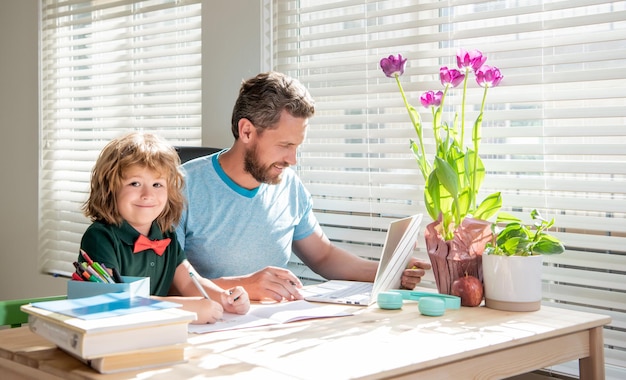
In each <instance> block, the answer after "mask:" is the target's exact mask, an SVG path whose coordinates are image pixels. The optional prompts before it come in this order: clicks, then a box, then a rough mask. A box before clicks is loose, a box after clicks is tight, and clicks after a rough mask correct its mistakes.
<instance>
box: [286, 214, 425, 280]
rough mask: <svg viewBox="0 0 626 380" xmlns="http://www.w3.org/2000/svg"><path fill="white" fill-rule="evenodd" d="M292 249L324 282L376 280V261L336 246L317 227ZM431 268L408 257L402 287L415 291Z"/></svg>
mask: <svg viewBox="0 0 626 380" xmlns="http://www.w3.org/2000/svg"><path fill="white" fill-rule="evenodd" d="M293 250H294V252H295V253H296V255H298V257H299V258H300V260H302V262H303V263H305V264H306V265H307V266H308V267H309V268H311V269H312V270H313V271H314V272H315V273H317V274H319V275H321V276H323V277H324V278H327V279H335V280H353V281H369V282H373V281H374V278H375V277H376V270H377V268H378V262H377V261H372V260H366V259H363V258H361V257H358V256H357V255H354V254H352V253H350V252H348V251H346V250H344V249H341V248H339V247H337V246H336V245H334V244H333V243H332V242H331V241H330V240H329V239H328V237H326V235H325V234H324V232H323V231H322V229H321V228H320V227H319V226H318V227H317V228H316V230H315V231H314V232H313V233H312V234H311V235H309V236H308V237H306V238H304V239H302V240H296V241H294V242H293ZM430 267H431V265H430V264H429V263H427V262H424V261H421V260H418V259H416V258H411V260H410V261H409V266H408V268H407V269H405V270H404V272H403V273H402V279H401V285H402V287H404V288H407V289H413V288H415V286H416V285H417V284H418V283H419V282H420V281H421V279H422V277H423V276H424V274H425V270H427V269H430Z"/></svg>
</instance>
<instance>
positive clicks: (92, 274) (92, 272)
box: [82, 263, 106, 282]
mask: <svg viewBox="0 0 626 380" xmlns="http://www.w3.org/2000/svg"><path fill="white" fill-rule="evenodd" d="M82 265H83V268H84V269H85V270H86V271H87V272H88V273H89V278H90V279H91V278H92V277H93V278H94V280H95V281H97V282H106V280H105V279H104V278H102V277H101V276H100V274H99V273H98V272H96V270H95V269H93V268H92V267H90V266H89V265H87V263H83V264H82Z"/></svg>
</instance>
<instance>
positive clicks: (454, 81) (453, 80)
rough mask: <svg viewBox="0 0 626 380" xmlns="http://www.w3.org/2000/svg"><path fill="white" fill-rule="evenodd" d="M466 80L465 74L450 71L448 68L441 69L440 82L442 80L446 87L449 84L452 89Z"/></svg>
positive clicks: (454, 70)
mask: <svg viewBox="0 0 626 380" xmlns="http://www.w3.org/2000/svg"><path fill="white" fill-rule="evenodd" d="M464 78H465V74H463V73H461V72H460V71H459V70H457V69H452V70H450V69H448V68H447V67H446V66H443V67H441V68H440V69H439V80H441V84H442V85H443V86H444V87H445V86H446V85H448V84H449V85H451V86H452V87H456V86H458V85H459V84H461V83H462V82H463V79H464Z"/></svg>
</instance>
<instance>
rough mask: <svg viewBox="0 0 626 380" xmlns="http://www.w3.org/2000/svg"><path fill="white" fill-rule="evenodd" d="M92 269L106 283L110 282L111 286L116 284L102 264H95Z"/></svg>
mask: <svg viewBox="0 0 626 380" xmlns="http://www.w3.org/2000/svg"><path fill="white" fill-rule="evenodd" d="M91 267H92V268H93V269H94V270H95V271H96V272H98V274H99V275H100V276H101V277H102V278H104V280H105V282H108V283H109V284H114V283H115V281H113V279H112V278H111V276H109V272H107V271H106V270H105V269H104V268H103V267H102V265H101V264H99V263H97V262H94V263H93V264H92V265H91Z"/></svg>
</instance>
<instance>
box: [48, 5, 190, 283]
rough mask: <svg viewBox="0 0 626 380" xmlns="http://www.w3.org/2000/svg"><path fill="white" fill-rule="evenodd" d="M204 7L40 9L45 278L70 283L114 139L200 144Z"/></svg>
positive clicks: (123, 6) (134, 6) (49, 6)
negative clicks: (132, 136) (101, 165)
mask: <svg viewBox="0 0 626 380" xmlns="http://www.w3.org/2000/svg"><path fill="white" fill-rule="evenodd" d="M200 10H201V5H200V0H177V1H174V0H146V1H129V0H118V1H104V0H99V1H82V2H81V1H62V0H43V1H42V26H41V28H42V31H41V38H42V42H41V60H42V63H41V65H42V66H41V70H42V74H41V80H42V85H41V88H42V90H41V91H42V101H41V107H42V111H41V114H42V124H41V125H42V127H41V128H42V129H41V156H40V181H39V183H40V201H39V205H40V218H39V220H40V228H39V230H40V239H39V241H40V250H39V252H40V255H41V257H40V263H41V268H40V269H41V270H42V271H43V272H46V273H55V274H61V275H66V276H69V274H70V273H71V272H73V271H74V268H73V266H72V262H73V261H75V260H76V258H77V256H78V249H79V244H80V239H81V237H82V234H83V232H84V230H85V229H86V228H87V226H88V225H89V223H90V222H89V220H88V219H87V218H85V217H84V216H83V215H82V213H81V206H82V204H83V202H84V201H85V200H86V199H87V195H88V193H89V180H90V177H91V169H92V168H93V165H94V163H95V161H96V159H97V157H98V154H99V153H100V150H101V149H102V148H103V147H104V145H105V144H106V143H108V142H109V141H110V140H111V139H112V138H114V137H116V136H118V135H120V134H122V133H125V132H128V131H130V130H144V131H152V132H155V133H158V134H160V135H161V136H163V137H165V138H166V139H167V140H168V141H170V142H171V143H172V144H174V145H200V140H201V88H200V86H201V63H200V61H201V54H200V49H201V22H200V21H201V17H200Z"/></svg>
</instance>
